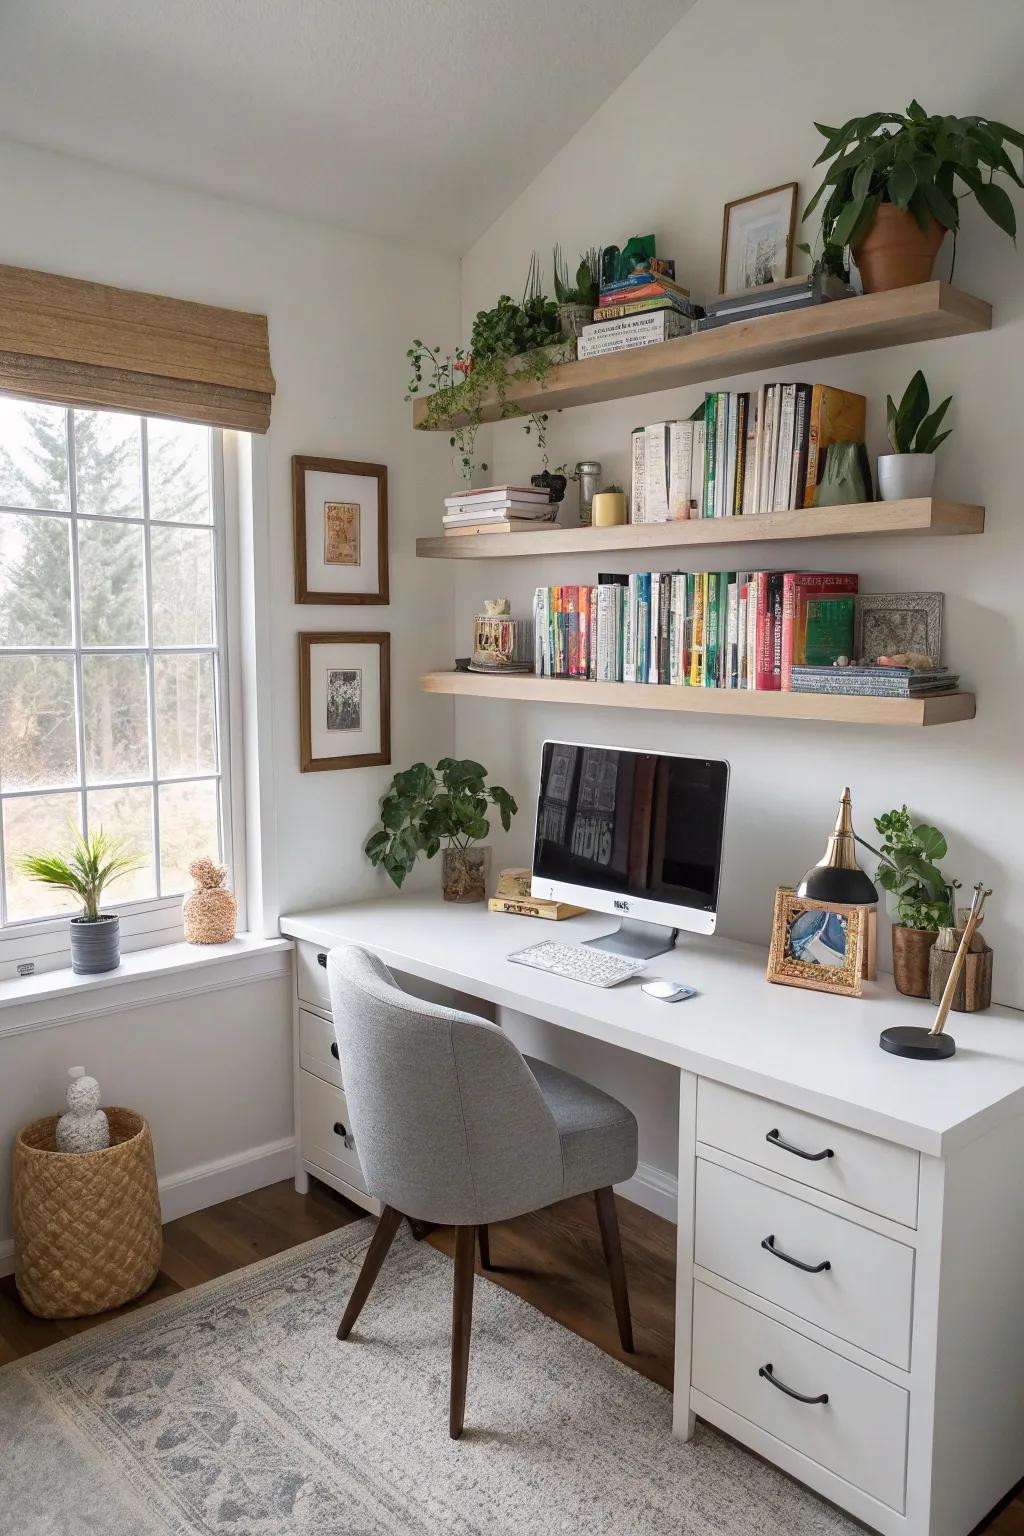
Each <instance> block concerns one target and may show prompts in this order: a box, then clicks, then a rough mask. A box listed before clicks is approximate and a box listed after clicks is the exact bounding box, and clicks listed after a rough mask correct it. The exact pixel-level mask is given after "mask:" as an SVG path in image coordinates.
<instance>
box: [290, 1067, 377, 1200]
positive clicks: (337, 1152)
mask: <svg viewBox="0 0 1024 1536" xmlns="http://www.w3.org/2000/svg"><path fill="white" fill-rule="evenodd" d="M299 1078H300V1081H299V1100H300V1108H301V1113H302V1155H303V1157H304V1158H305V1159H306V1160H307V1162H310V1163H315V1164H316V1166H317V1167H318V1168H324V1169H326V1170H327V1172H328V1173H331V1174H333V1175H334V1177H335V1178H336V1179H341V1180H343V1182H344V1183H346V1184H351V1185H353V1186H354V1187H355V1188H356V1189H360V1190H362V1191H363V1192H364V1193H365V1191H366V1181H365V1180H364V1178H363V1172H362V1169H361V1168H360V1166H359V1157H358V1154H357V1152H356V1147H355V1138H354V1136H353V1134H352V1127H351V1125H350V1123H349V1117H348V1101H347V1100H346V1098H345V1094H344V1092H343V1090H342V1089H341V1088H335V1087H333V1086H332V1085H331V1084H330V1083H325V1082H323V1081H322V1079H320V1078H319V1077H314V1076H313V1074H312V1073H311V1072H301V1073H300V1074H299Z"/></svg>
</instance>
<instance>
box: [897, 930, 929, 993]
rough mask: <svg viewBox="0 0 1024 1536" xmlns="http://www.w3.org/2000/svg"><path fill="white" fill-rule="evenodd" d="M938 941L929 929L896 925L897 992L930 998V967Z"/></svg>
mask: <svg viewBox="0 0 1024 1536" xmlns="http://www.w3.org/2000/svg"><path fill="white" fill-rule="evenodd" d="M937 938H938V934H937V933H932V932H931V931H930V930H929V929H927V928H904V927H903V925H902V924H901V923H894V924H893V930H892V979H893V981H894V982H895V983H896V990H897V992H902V993H903V994H904V996H905V997H927V996H928V991H929V980H928V967H929V962H930V960H931V952H932V946H933V945H934V943H935V940H936V939H937Z"/></svg>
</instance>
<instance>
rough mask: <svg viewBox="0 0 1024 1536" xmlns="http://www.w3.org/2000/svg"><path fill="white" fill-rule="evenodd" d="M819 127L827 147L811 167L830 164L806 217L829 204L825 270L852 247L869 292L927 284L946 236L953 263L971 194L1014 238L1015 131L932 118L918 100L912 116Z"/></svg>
mask: <svg viewBox="0 0 1024 1536" xmlns="http://www.w3.org/2000/svg"><path fill="white" fill-rule="evenodd" d="M814 126H815V127H816V128H817V130H818V132H819V133H820V134H822V135H823V136H824V138H825V140H826V143H825V148H824V149H823V150H822V152H821V154H820V155H819V156H818V158H817V160H816V161H815V162H814V163H815V165H823V164H824V163H825V161H827V160H831V161H832V164H831V166H830V167H829V169H828V171H827V172H826V173H825V178H824V180H823V181H822V184H821V186H820V187H819V188H818V190H817V191H816V192H815V194H814V196H813V197H812V198H811V200H810V202H809V203H808V205H807V207H806V208H805V209H804V215H803V216H804V218H805V219H806V218H808V217H809V215H810V214H811V213H813V212H814V210H815V208H817V206H818V204H819V203H822V200H823V199H824V202H823V204H822V210H821V241H822V246H823V251H824V255H823V258H822V259H821V261H822V265H824V266H825V269H826V270H836V268H837V263H841V261H842V253H843V252H844V251H845V249H846V248H847V247H849V248H850V250H851V251H852V253H853V258H854V260H855V261H856V263H857V266H858V267H859V268H860V274H861V279H862V281H863V284H864V289H865V292H867V293H876V292H880V291H882V290H884V289H888V288H902V287H905V286H906V285H907V284H910V283H922V282H927V280H928V279H929V278H930V277H931V275H932V268H933V267H934V265H935V258H936V256H937V255H938V252H939V246H940V245H941V244H942V241H943V239H944V237H945V235H946V232H947V230H952V232H953V239H954V260H955V242H956V235H957V231H958V230H959V228H960V203H961V201H962V200H963V199H964V198H965V197H974V198H976V199H977V202H978V206H979V207H980V209H981V211H982V212H983V213H984V214H986V215H987V217H988V218H990V219H991V220H992V222H993V223H994V224H995V225H997V227H998V228H999V229H1001V230H1002V231H1003V232H1004V233H1005V234H1007V235H1009V236H1010V238H1011V239H1015V238H1016V234H1017V222H1016V217H1015V215H1014V209H1013V203H1012V202H1011V201H1010V198H1009V197H1008V195H1007V193H1006V189H1005V188H1004V187H1002V186H1000V185H999V183H998V182H997V181H996V177H997V176H1008V177H1009V178H1010V180H1011V181H1013V182H1015V183H1016V185H1017V186H1018V187H1020V186H1024V180H1022V179H1021V175H1020V172H1019V171H1018V169H1017V167H1016V165H1015V164H1014V161H1013V158H1012V156H1011V154H1010V151H1011V149H1018V150H1020V149H1024V134H1022V133H1020V132H1018V130H1017V129H1016V128H1010V127H1008V126H1007V125H1006V124H1005V123H999V122H996V121H995V120H994V119H993V118H987V117H950V116H929V115H928V113H927V112H925V110H924V108H923V107H922V106H921V105H920V103H919V102H917V101H912V102H911V103H910V105H909V106H908V107H907V110H906V112H905V113H903V112H871V113H869V114H868V115H867V116H866V117H851V118H850V119H849V121H847V122H845V123H843V124H842V126H841V127H839V128H832V127H829V126H828V125H827V124H825V123H815V125H814ZM950 277H952V269H951V271H950Z"/></svg>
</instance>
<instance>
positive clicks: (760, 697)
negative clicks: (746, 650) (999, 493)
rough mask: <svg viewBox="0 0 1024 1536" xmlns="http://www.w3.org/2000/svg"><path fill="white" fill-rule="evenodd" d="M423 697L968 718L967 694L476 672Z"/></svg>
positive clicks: (435, 681)
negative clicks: (759, 688)
mask: <svg viewBox="0 0 1024 1536" xmlns="http://www.w3.org/2000/svg"><path fill="white" fill-rule="evenodd" d="M420 687H421V688H422V689H423V691H424V692H425V693H444V694H454V695H456V696H457V697H459V698H478V699H499V700H502V701H503V702H504V701H511V700H520V701H525V702H527V703H530V704H590V705H599V706H604V707H610V708H615V709H668V710H674V711H678V712H679V713H681V714H684V713H690V714H698V715H749V716H752V717H753V718H755V719H759V720H832V721H836V722H838V723H840V724H846V725H913V726H920V725H950V724H951V723H952V722H953V721H956V720H973V719H974V694H973V693H943V694H937V695H934V696H933V697H931V698H927V699H872V698H867V699H866V698H861V697H859V696H858V695H856V694H841V693H775V692H771V693H769V692H764V693H754V692H748V691H746V690H740V689H729V688H672V687H668V686H667V685H663V686H660V687H659V686H657V685H645V684H642V683H595V682H587V681H585V680H583V679H576V678H561V677H534V676H533V675H532V673H519V674H518V675H516V676H513V677H488V676H485V675H484V674H482V673H479V672H427V673H426V674H425V675H424V676H423V677H421V678H420Z"/></svg>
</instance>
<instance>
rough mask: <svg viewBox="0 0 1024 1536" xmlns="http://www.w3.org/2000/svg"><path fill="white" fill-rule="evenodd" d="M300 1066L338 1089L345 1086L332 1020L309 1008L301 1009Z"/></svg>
mask: <svg viewBox="0 0 1024 1536" xmlns="http://www.w3.org/2000/svg"><path fill="white" fill-rule="evenodd" d="M299 1066H300V1067H301V1068H302V1069H303V1071H305V1072H312V1073H314V1075H315V1076H316V1077H322V1078H323V1080H324V1082H325V1083H333V1084H334V1086H335V1087H336V1088H343V1087H344V1086H345V1085H344V1083H343V1082H342V1077H341V1060H340V1057H339V1055H338V1042H337V1040H336V1039H335V1038H334V1025H333V1023H332V1022H331V1020H330V1019H325V1018H323V1017H322V1016H321V1015H320V1014H319V1013H311V1012H310V1011H309V1009H308V1008H300V1009H299Z"/></svg>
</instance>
